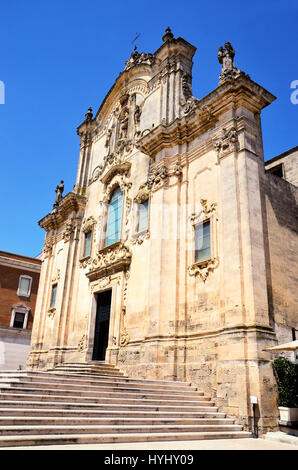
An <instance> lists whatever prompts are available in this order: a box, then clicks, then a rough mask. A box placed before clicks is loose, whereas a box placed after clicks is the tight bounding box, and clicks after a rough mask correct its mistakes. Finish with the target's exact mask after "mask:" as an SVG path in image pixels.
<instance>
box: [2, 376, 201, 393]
mask: <svg viewBox="0 0 298 470" xmlns="http://www.w3.org/2000/svg"><path fill="white" fill-rule="evenodd" d="M62 381H63V382H62ZM24 382H25V383H29V382H30V383H32V384H37V383H45V384H47V385H48V384H56V383H57V384H61V383H63V384H65V385H70V386H75V385H78V386H82V387H86V386H87V387H89V386H90V387H98V388H100V389H110V388H111V387H114V388H120V389H123V388H125V389H128V388H140V387H142V388H143V387H144V388H147V389H150V390H162V391H164V390H165V391H167V390H169V391H171V390H175V391H177V392H181V393H187V392H196V393H199V394H201V395H203V392H202V391H199V390H198V389H197V387H195V386H192V385H188V386H186V387H182V386H180V385H177V386H175V384H176V382H173V383H172V385H164V386H162V385H161V384H157V385H156V384H151V383H148V382H143V381H137V380H131V381H129V382H128V381H127V382H119V381H117V380H115V379H113V378H112V379H111V380H96V379H94V380H92V379H84V378H69V377H67V378H66V377H63V378H62V377H61V375H57V376H49V377H48V376H47V377H39V376H24V375H23V376H21V377H19V376H15V377H2V378H1V377H0V385H1V384H14V383H24Z"/></svg>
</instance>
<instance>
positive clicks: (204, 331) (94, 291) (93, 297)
mask: <svg viewBox="0 0 298 470" xmlns="http://www.w3.org/2000/svg"><path fill="white" fill-rule="evenodd" d="M195 50H196V49H195V47H194V46H192V45H191V44H189V43H188V42H187V41H185V40H184V39H182V38H178V39H175V38H174V37H173V34H172V32H171V31H170V30H169V29H168V30H167V31H166V33H165V35H164V36H163V43H162V45H161V46H160V48H159V49H158V50H157V51H156V52H154V54H145V53H142V54H140V53H138V52H137V51H136V50H135V51H133V53H132V55H131V57H130V59H129V60H128V61H127V62H126V66H125V70H124V71H123V72H121V73H120V75H119V76H118V78H117V80H116V82H115V83H114V85H113V86H112V88H111V89H110V91H109V93H108V94H107V96H106V98H105V99H104V101H103V103H102V104H101V106H100V108H99V110H98V112H97V114H96V115H93V113H92V110H91V109H89V111H88V112H87V114H86V119H85V120H84V122H83V123H82V124H81V125H80V126H79V127H78V135H79V137H80V156H79V164H78V172H77V178H76V183H75V186H74V189H73V191H72V192H71V193H68V194H67V195H66V196H64V197H62V198H61V197H60V198H59V197H57V199H56V203H55V204H54V207H53V211H52V212H51V213H49V214H48V215H47V216H45V217H44V218H43V219H42V220H41V221H40V222H39V224H40V226H41V227H43V228H44V229H45V231H46V238H45V244H44V251H43V263H42V270H41V277H40V288H39V293H38V300H37V307H36V313H35V319H34V325H33V333H32V344H31V352H30V355H29V357H28V368H33V369H49V368H52V367H53V366H55V365H57V364H59V363H61V362H86V361H91V360H103V359H105V360H106V361H107V362H109V363H112V364H117V365H118V366H119V367H120V368H121V369H122V370H123V371H125V372H126V373H128V374H129V375H131V376H134V377H144V378H157V379H167V380H169V379H172V380H177V379H178V380H189V381H191V382H192V383H194V384H197V385H198V386H199V387H200V389H202V390H203V391H205V392H206V393H208V394H210V395H211V396H212V397H215V400H216V403H217V405H218V406H219V409H220V411H224V412H226V413H227V414H228V415H232V416H236V418H237V420H238V422H239V423H243V424H244V426H245V427H247V426H249V424H250V419H251V416H252V408H251V405H250V395H255V396H257V397H258V401H259V411H260V415H261V417H260V421H259V425H260V428H261V429H263V430H266V429H268V428H272V427H274V426H275V425H276V423H277V407H276V393H275V383H274V379H273V375H272V369H271V364H270V359H271V355H270V353H269V352H266V351H264V349H265V348H266V347H269V346H272V345H274V344H276V342H277V341H278V339H279V334H282V338H283V339H287V340H289V341H290V340H291V328H292V327H295V326H296V327H297V314H296V312H297V299H296V303H295V292H297V280H296V284H295V276H296V271H297V254H296V252H297V249H296V246H297V245H296V244H297V219H295V215H294V210H295V201H296V200H297V190H296V189H297V188H296V187H295V186H294V185H292V184H290V183H289V182H287V181H285V180H284V179H281V178H278V177H277V176H273V175H271V174H268V173H265V168H264V157H263V147H262V133H261V119H260V114H261V111H262V109H263V108H264V107H266V106H267V105H269V104H270V103H271V102H272V101H273V100H274V99H275V97H274V96H273V95H272V94H271V93H269V92H268V91H266V90H265V89H264V88H262V87H261V86H260V85H258V84H257V83H255V82H254V81H252V80H251V79H250V77H249V76H248V75H246V74H245V73H244V72H241V71H240V70H238V69H237V68H236V67H235V65H234V50H233V48H232V46H231V45H230V44H229V43H226V44H225V47H221V48H220V49H219V53H218V59H219V62H220V63H221V64H222V69H221V75H220V80H219V85H218V87H217V88H216V89H215V90H213V91H211V92H210V93H209V94H208V95H207V96H205V97H203V98H202V99H196V98H194V97H193V94H192V86H191V82H192V65H193V62H192V59H193V56H194V53H195ZM215 60H216V57H215ZM219 68H220V67H219ZM219 71H220V70H219ZM276 131H277V130H274V132H276ZM57 190H58V189H57ZM58 192H59V190H58ZM60 193H61V191H60ZM57 194H58V193H57ZM115 201H116V202H115ZM111 202H112V204H110V203H111ZM111 206H113V208H112V209H111ZM295 256H296V261H295Z"/></svg>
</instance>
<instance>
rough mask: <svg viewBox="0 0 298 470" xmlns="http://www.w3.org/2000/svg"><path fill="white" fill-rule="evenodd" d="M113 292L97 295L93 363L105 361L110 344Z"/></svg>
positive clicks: (108, 291)
mask: <svg viewBox="0 0 298 470" xmlns="http://www.w3.org/2000/svg"><path fill="white" fill-rule="evenodd" d="M111 298H112V291H111V290H107V291H104V292H100V293H99V294H97V309H96V320H95V332H94V346H93V355H92V360H93V361H104V360H105V354H106V349H107V347H108V342H109V326H110V311H111Z"/></svg>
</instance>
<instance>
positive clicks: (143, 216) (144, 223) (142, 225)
mask: <svg viewBox="0 0 298 470" xmlns="http://www.w3.org/2000/svg"><path fill="white" fill-rule="evenodd" d="M148 206H149V200H148V199H147V201H145V202H143V203H142V204H139V219H138V232H141V231H142V230H147V228H148Z"/></svg>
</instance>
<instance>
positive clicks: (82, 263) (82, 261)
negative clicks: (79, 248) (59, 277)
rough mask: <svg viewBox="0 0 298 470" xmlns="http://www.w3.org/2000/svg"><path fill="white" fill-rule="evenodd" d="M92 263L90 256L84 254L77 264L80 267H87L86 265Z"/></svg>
mask: <svg viewBox="0 0 298 470" xmlns="http://www.w3.org/2000/svg"><path fill="white" fill-rule="evenodd" d="M91 263H92V259H91V257H90V256H86V257H85V258H82V259H80V261H79V266H80V268H87V266H88V265H90V264H91Z"/></svg>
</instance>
